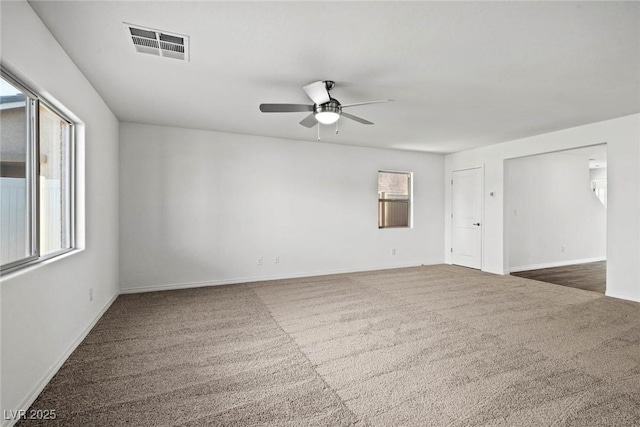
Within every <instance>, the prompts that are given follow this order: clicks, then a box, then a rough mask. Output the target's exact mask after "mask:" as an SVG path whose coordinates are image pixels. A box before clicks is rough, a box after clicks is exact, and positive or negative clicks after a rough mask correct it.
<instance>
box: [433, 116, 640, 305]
mask: <svg viewBox="0 0 640 427" xmlns="http://www.w3.org/2000/svg"><path fill="white" fill-rule="evenodd" d="M602 143H607V172H608V183H609V190H608V210H607V215H608V218H607V294H608V295H611V296H616V297H620V298H626V299H635V300H640V263H638V259H640V220H639V219H638V218H640V115H639V114H634V115H631V116H626V117H621V118H618V119H612V120H606V121H603V122H598V123H592V124H589V125H585V126H579V127H575V128H570V129H564V130H561V131H557V132H552V133H548V134H544V135H538V136H534V137H530V138H524V139H519V140H515V141H510V142H505V143H501V144H495V145H491V146H487V147H483V148H479V149H475V150H468V151H463V152H459V153H455V154H451V155H448V156H447V157H446V160H445V177H447V179H449V178H450V176H451V172H452V171H453V170H457V169H463V168H465V167H471V166H476V165H479V164H484V166H485V197H484V200H485V212H484V227H485V229H484V242H483V244H484V257H483V263H482V264H483V267H482V269H483V270H484V271H488V272H492V273H497V274H504V273H505V272H506V271H507V270H508V266H509V260H508V252H506V251H505V239H506V238H507V237H508V236H506V233H505V228H504V209H505V207H504V194H503V189H504V161H505V159H511V158H516V157H522V156H528V155H532V154H540V153H546V152H551V151H557V150H563V149H569V148H576V147H581V146H587V145H595V144H602ZM447 187H448V186H447ZM490 192H494V193H495V196H494V197H491V196H490V195H489V193H490ZM450 214H451V194H450V188H447V189H446V194H445V260H446V262H451V257H450V256H449V255H448V254H447V250H448V248H449V247H450V241H451V223H450V221H449V216H450Z"/></svg>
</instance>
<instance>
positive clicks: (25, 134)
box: [0, 70, 74, 272]
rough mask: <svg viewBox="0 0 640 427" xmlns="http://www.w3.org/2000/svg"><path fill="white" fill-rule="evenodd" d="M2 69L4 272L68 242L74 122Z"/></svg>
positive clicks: (1, 232) (59, 249)
mask: <svg viewBox="0 0 640 427" xmlns="http://www.w3.org/2000/svg"><path fill="white" fill-rule="evenodd" d="M1 71H2V75H1V78H0V199H1V200H0V202H1V208H2V210H1V216H0V240H1V241H0V243H1V247H0V249H1V252H0V253H1V259H0V261H1V264H2V271H3V272H4V271H7V270H9V269H14V268H18V267H20V266H23V265H25V264H27V263H30V262H33V261H38V260H41V259H45V258H51V257H53V256H56V255H59V254H62V253H64V252H67V251H69V250H70V249H72V248H73V235H74V233H73V232H74V230H73V224H74V222H73V191H72V183H73V179H72V177H73V153H72V152H73V124H72V122H71V121H70V120H69V119H67V118H66V117H65V116H64V115H62V114H61V113H60V112H58V111H56V110H55V109H54V108H53V107H51V106H49V105H48V104H47V103H46V102H45V101H44V100H42V99H40V97H39V96H38V95H36V94H34V93H33V92H32V91H30V90H29V89H28V88H27V87H25V86H24V85H22V84H21V83H20V82H19V81H18V80H16V79H15V78H13V77H12V76H10V75H9V74H7V73H6V72H5V71H4V70H1Z"/></svg>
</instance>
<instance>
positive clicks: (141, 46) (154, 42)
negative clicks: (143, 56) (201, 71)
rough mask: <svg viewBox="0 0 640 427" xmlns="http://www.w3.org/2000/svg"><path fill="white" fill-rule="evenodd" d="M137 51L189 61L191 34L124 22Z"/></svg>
mask: <svg viewBox="0 0 640 427" xmlns="http://www.w3.org/2000/svg"><path fill="white" fill-rule="evenodd" d="M124 25H125V27H126V29H127V35H128V36H129V37H130V38H131V41H132V42H133V47H134V48H135V49H136V52H140V53H148V54H150V55H156V56H163V57H166V58H174V59H180V60H182V61H189V36H185V35H182V34H175V33H168V32H166V31H160V30H154V29H152V28H144V27H140V26H139V25H131V24H127V23H126V22H125V23H124Z"/></svg>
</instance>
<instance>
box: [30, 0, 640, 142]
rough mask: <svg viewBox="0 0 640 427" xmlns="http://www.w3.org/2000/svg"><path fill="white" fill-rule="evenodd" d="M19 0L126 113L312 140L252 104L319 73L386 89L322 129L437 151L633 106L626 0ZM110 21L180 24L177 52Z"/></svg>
mask: <svg viewBox="0 0 640 427" xmlns="http://www.w3.org/2000/svg"><path fill="white" fill-rule="evenodd" d="M29 3H30V4H31V6H32V7H33V9H34V10H35V11H36V13H37V14H38V15H39V16H40V18H41V19H42V20H43V21H44V23H45V25H46V26H47V27H48V28H49V30H50V31H51V33H52V34H53V35H54V37H55V38H56V39H57V40H58V41H59V43H60V44H61V45H62V47H63V48H64V49H65V50H66V51H67V53H68V54H69V56H70V57H71V58H72V59H73V60H74V61H75V63H76V64H77V65H78V67H79V68H80V69H81V70H82V72H84V74H85V75H86V76H87V78H88V79H89V81H90V82H91V83H92V84H93V85H94V86H95V88H96V90H97V91H98V92H99V93H100V95H101V96H102V97H103V99H104V100H105V102H106V103H107V104H108V105H109V107H110V108H111V109H112V111H113V112H114V114H115V115H116V116H117V117H118V118H119V119H120V120H121V121H126V122H138V123H149V124H158V125H167V126H177V127H186V128H193V129H207V130H215V131H223V132H233V133H239V134H248V135H262V136H272V137H279V138H287V139H295V140H305V141H315V140H316V138H317V131H316V128H313V129H308V128H305V127H303V126H300V125H299V124H298V122H299V121H300V120H302V119H303V118H304V117H305V116H306V114H307V113H282V114H265V113H261V112H260V111H259V109H258V105H259V104H260V103H303V104H310V103H311V102H310V100H309V98H308V97H307V96H306V94H305V93H304V91H303V90H302V87H303V86H304V85H306V84H309V83H311V82H314V81H317V80H333V81H335V82H336V87H335V88H334V89H333V90H332V92H331V95H332V96H333V97H334V98H336V99H338V100H339V101H340V102H341V103H343V104H348V103H355V102H360V101H368V100H377V99H386V98H390V99H393V100H394V102H388V103H382V104H372V105H365V106H358V107H353V108H350V109H349V110H348V112H349V113H351V114H354V115H356V116H360V117H363V118H365V119H367V120H370V121H372V122H374V123H375V125H373V126H366V125H362V124H359V123H356V122H353V121H350V120H346V119H344V118H343V119H341V120H340V121H339V124H340V132H339V134H337V135H336V134H335V126H322V128H321V137H322V141H324V142H330V143H339V144H348V145H360V146H369V147H380V148H393V149H403V150H416V151H426V152H434V153H451V152H456V151H461V150H465V149H471V148H475V147H480V146H483V145H488V144H495V143H499V142H504V141H509V140H512V139H517V138H522V137H527V136H532V135H538V134H542V133H547V132H552V131H555V130H560V129H565V128H569V127H573V126H579V125H583V124H587V123H593V122H597V121H601V120H607V119H611V118H615V117H621V116H626V115H629V114H634V113H638V112H639V111H640V25H639V24H638V23H639V22H640V2H636V1H632V2H609V1H606V2H605V1H602V2H562V1H556V2H364V1H361V2H326V1H315V2H299V1H292V2H264V1H261V2H239V1H234V2H206V1H197V2H188V1H180V2H167V1H155V2H143V1H113V2H110V1H70V2H62V1H30V2H29ZM123 22H127V23H130V24H136V25H140V26H143V27H149V28H154V29H158V30H163V31H166V32H169V33H179V34H185V35H188V36H189V37H190V52H189V53H190V61H189V62H182V61H179V60H176V59H170V58H161V57H157V56H152V55H147V54H141V53H136V52H135V50H134V48H133V45H132V43H131V39H130V37H129V36H128V34H127V32H126V31H125V26H124V25H123ZM76 113H77V114H78V115H79V116H80V117H81V116H82V113H81V112H76Z"/></svg>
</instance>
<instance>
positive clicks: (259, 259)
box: [258, 257, 264, 265]
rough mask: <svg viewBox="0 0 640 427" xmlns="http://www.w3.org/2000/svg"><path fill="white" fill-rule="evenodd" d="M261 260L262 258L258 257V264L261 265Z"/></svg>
mask: <svg viewBox="0 0 640 427" xmlns="http://www.w3.org/2000/svg"><path fill="white" fill-rule="evenodd" d="M263 261H264V260H263V259H262V257H260V258H258V265H262V264H263Z"/></svg>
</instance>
